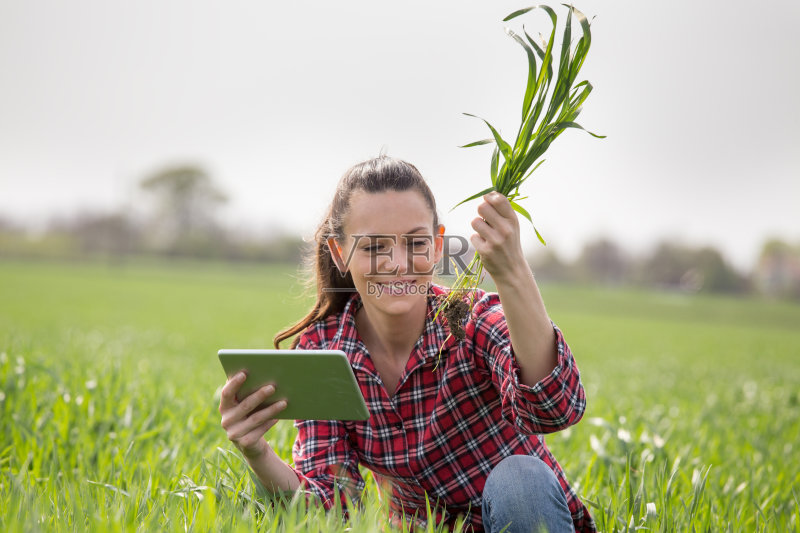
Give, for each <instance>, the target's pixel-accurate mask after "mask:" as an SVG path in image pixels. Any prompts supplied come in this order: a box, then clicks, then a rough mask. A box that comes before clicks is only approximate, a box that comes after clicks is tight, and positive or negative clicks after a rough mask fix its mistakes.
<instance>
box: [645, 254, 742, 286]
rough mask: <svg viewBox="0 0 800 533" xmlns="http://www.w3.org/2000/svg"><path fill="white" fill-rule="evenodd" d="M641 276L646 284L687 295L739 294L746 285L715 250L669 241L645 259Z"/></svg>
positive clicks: (740, 276) (739, 275)
mask: <svg viewBox="0 0 800 533" xmlns="http://www.w3.org/2000/svg"><path fill="white" fill-rule="evenodd" d="M640 277H641V279H642V281H643V282H644V283H645V284H647V285H653V286H657V287H667V288H674V289H679V290H684V291H689V292H697V291H700V290H703V291H710V292H742V291H744V290H746V289H747V286H748V284H747V280H746V278H745V277H744V276H742V275H741V274H739V273H738V272H736V271H735V270H734V269H733V268H731V267H730V265H728V263H727V262H726V261H725V259H724V258H723V257H722V254H721V253H720V252H719V251H717V250H716V249H714V248H711V247H704V248H692V247H689V246H684V245H681V244H677V243H671V242H662V243H661V244H659V245H658V246H657V247H656V249H655V251H654V252H653V253H652V255H650V256H649V257H647V258H645V260H644V261H643V263H642V268H641V274H640Z"/></svg>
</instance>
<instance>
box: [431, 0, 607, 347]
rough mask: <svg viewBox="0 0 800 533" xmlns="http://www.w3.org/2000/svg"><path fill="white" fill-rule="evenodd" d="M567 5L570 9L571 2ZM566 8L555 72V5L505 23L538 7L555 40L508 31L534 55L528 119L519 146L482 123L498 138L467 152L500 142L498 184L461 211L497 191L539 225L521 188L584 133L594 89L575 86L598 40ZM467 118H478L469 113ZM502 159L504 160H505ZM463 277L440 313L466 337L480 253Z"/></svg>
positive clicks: (525, 106) (494, 174) (495, 164)
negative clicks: (549, 155)
mask: <svg viewBox="0 0 800 533" xmlns="http://www.w3.org/2000/svg"><path fill="white" fill-rule="evenodd" d="M564 5H565V6H566V4H564ZM566 7H567V8H568V13H567V19H566V24H565V27H564V35H563V37H562V40H561V51H560V55H559V60H558V68H557V69H556V68H554V65H553V60H554V46H555V42H556V26H557V20H558V17H557V16H556V12H555V11H554V10H553V9H552V8H551V7H549V6H546V5H538V6H533V7H528V8H525V9H520V10H518V11H515V12H513V13H511V14H510V15H508V16H507V17H506V18H504V19H503V21H509V20H511V19H514V18H516V17H518V16H520V15H523V14H525V13H528V12H529V11H532V10H534V9H543V10H544V11H546V12H547V14H548V15H549V16H550V20H551V21H552V23H553V28H552V30H551V32H550V38H549V39H548V40H547V41H545V40H544V39H543V38H541V39H542V40H541V42H540V43H537V42H536V40H534V39H533V38H532V37H531V36H530V35H529V34H528V32H527V31H526V30H525V29H524V27H523V34H524V36H525V37H524V38H523V37H522V36H520V35H518V34H517V33H515V32H514V31H513V30H511V29H510V28H506V33H507V34H508V35H509V36H510V37H511V38H513V39H514V40H515V41H516V42H518V43H519V44H520V46H522V48H523V49H524V50H525V53H526V54H527V56H528V82H527V86H526V88H525V96H524V98H523V101H522V120H521V123H520V126H519V130H518V131H517V138H516V140H515V141H514V143H513V144H510V143H508V142H507V141H506V140H505V139H503V137H502V136H501V135H500V133H499V132H498V131H497V129H496V128H495V127H494V126H492V125H491V124H490V123H489V122H488V121H487V120H485V119H481V120H483V122H485V123H486V125H487V126H488V127H489V130H491V133H492V137H491V138H488V139H482V140H480V141H475V142H472V143H469V144H467V145H464V146H463V148H470V147H473V146H481V145H485V144H492V143H494V145H495V146H494V150H493V152H492V158H491V165H490V175H491V178H492V186H491V187H488V188H486V189H484V190H482V191H480V192H477V193H475V194H473V195H471V196H469V197H468V198H466V199H464V200H462V201H461V202H459V203H458V204H456V206H455V207H458V206H459V205H461V204H463V203H465V202H469V201H470V200H474V199H476V198H479V197H481V196H483V195H484V194H487V193H489V192H492V191H497V192H500V193H501V194H503V195H505V196H506V197H507V198H508V199H509V201H510V203H511V207H512V208H514V210H515V211H516V212H518V213H520V214H521V215H522V216H524V217H525V218H527V219H528V220H529V221H530V222H531V225H533V219H532V218H531V215H530V213H528V211H527V210H526V209H525V208H523V207H522V206H521V205H519V200H523V199H525V198H526V197H522V196H521V193H520V186H521V185H522V184H523V183H524V182H525V181H526V180H527V179H528V178H529V177H530V176H531V174H532V173H533V172H534V171H535V170H536V169H537V168H538V167H539V165H541V164H542V163H543V162H544V159H541V157H542V155H543V154H544V153H545V152H546V151H547V149H548V148H549V147H550V144H551V143H552V142H553V141H554V140H555V139H556V138H557V137H558V136H559V135H561V134H562V133H563V132H564V131H565V130H567V129H570V128H577V129H584V128H583V127H582V126H581V125H580V124H578V123H576V122H575V119H576V118H577V117H578V115H579V114H580V112H581V107H582V105H583V103H584V102H585V101H586V98H587V97H588V96H589V94H590V93H591V92H592V85H591V83H589V82H588V81H586V80H584V81H581V82H579V83H577V84H576V83H575V80H576V78H577V76H578V73H579V72H580V69H581V67H582V66H583V62H584V61H585V59H586V56H587V54H588V53H589V47H590V45H591V42H592V37H591V31H590V29H589V21H588V20H587V18H586V16H585V15H584V14H583V13H581V12H580V11H578V10H577V9H575V7H573V6H566ZM573 17H575V18H576V19H577V21H578V23H579V24H580V28H581V33H582V35H581V38H580V39H579V40H578V43H577V44H576V45H575V47H574V48H573V47H572V18H573ZM540 37H541V36H540ZM537 57H538V58H539V60H540V61H541V65H538V64H537ZM465 114H466V115H467V116H471V117H475V115H471V114H469V113H465ZM475 118H480V117H475ZM584 131H586V130H584ZM588 133H589V134H590V135H592V136H594V137H598V138H603V136H601V135H596V134H594V133H591V132H588ZM501 156H502V162H501V161H500V157H501ZM455 207H454V209H455ZM534 231H535V232H536V236H537V237H538V238H539V241H541V243H542V244H546V243H545V240H544V238H542V236H541V234H540V233H539V231H538V230H537V229H536V227H535V226H534ZM457 274H458V276H457V278H456V281H455V283H454V284H453V286H452V288H451V290H450V294H449V295H448V297H447V298H446V299H445V300H443V302H442V303H440V305H439V307H438V308H437V310H436V315H437V316H438V314H439V312H444V313H445V317H446V318H447V320H448V323H449V324H450V326H451V334H453V335H455V336H456V337H460V336H463V332H461V330H460V327H459V324H460V321H461V320H462V319H463V317H464V316H465V314H466V312H468V310H469V306H468V305H465V303H464V302H463V299H462V295H463V293H464V292H465V291H467V292H469V293H470V294H472V293H473V290H474V289H475V288H476V287H477V286H478V283H480V281H481V279H482V278H483V263H482V261H481V258H480V256H479V255H478V253H477V252H476V253H475V256H474V257H473V258H472V261H471V262H470V264H469V266H468V267H467V268H466V269H465V270H464V271H462V272H458V273H457Z"/></svg>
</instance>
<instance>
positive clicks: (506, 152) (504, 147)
mask: <svg viewBox="0 0 800 533" xmlns="http://www.w3.org/2000/svg"><path fill="white" fill-rule="evenodd" d="M464 114H465V115H467V116H468V117H474V118H477V119H480V120H483V121H484V122H485V123H486V125H487V126H489V129H490V130H492V135H494V140H495V142H496V143H497V146H498V147H500V152H501V153H502V154H503V157H504V158H505V159H506V161H507V160H509V159H511V146H509V145H508V143H507V142H506V141H504V140H503V138H502V137H501V136H500V134H499V133H497V130H496V129H494V126H492V125H491V124H489V121H487V120H486V119H483V118H481V117H479V116H477V115H472V114H470V113H464Z"/></svg>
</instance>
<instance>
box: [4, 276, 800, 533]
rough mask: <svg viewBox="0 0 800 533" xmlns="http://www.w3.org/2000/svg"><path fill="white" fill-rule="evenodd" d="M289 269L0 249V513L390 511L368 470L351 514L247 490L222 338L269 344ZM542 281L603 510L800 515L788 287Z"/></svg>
mask: <svg viewBox="0 0 800 533" xmlns="http://www.w3.org/2000/svg"><path fill="white" fill-rule="evenodd" d="M294 276H295V273H294V271H293V270H291V269H287V268H279V267H264V266H259V267H255V266H240V267H236V266H229V265H224V266H223V265H206V264H192V263H183V264H170V265H163V264H144V263H136V264H129V265H123V266H108V265H102V264H80V263H74V264H45V263H23V262H0V387H1V388H0V425H2V437H1V439H2V440H0V531H40V530H46V531H51V530H54V531H74V530H86V529H89V530H96V529H101V530H110V531H114V530H126V531H128V530H142V531H160V530H175V531H177V530H181V531H189V530H192V531H219V530H242V531H251V530H256V529H258V530H260V531H341V530H343V529H344V528H345V527H349V528H351V529H350V530H351V531H354V532H359V531H363V532H367V531H376V530H379V529H385V530H390V528H388V527H386V528H384V527H383V524H384V520H385V513H386V510H385V506H384V504H383V502H381V501H380V499H379V497H378V495H377V492H376V491H375V487H374V484H371V483H368V489H367V495H366V504H365V506H364V507H363V508H362V509H359V510H358V511H356V512H354V513H352V517H351V521H350V523H349V524H347V525H346V526H345V525H344V524H343V523H342V520H341V517H340V516H339V515H337V513H328V514H326V513H323V512H321V511H318V510H316V509H313V508H312V509H308V510H306V509H305V507H304V504H303V502H302V500H299V499H298V500H295V501H288V502H277V503H270V502H267V501H265V500H263V499H261V498H259V497H258V495H257V493H256V491H255V488H254V486H253V483H252V482H251V480H250V478H249V476H248V474H247V469H246V467H245V466H244V465H243V464H242V461H241V460H240V459H239V456H238V455H237V454H236V452H235V451H234V448H233V447H232V446H231V445H230V444H229V443H228V441H227V439H226V438H225V434H224V432H223V431H222V429H221V427H220V426H219V415H218V412H217V403H218V402H217V400H216V399H215V393H216V391H217V390H218V387H219V386H220V385H221V384H222V383H223V382H224V374H223V372H222V369H221V367H220V366H219V362H218V361H217V359H216V351H217V349H218V348H220V347H234V346H239V347H269V346H271V344H272V342H271V339H272V336H273V334H274V333H275V331H276V330H277V329H279V328H281V327H282V326H285V325H286V324H288V323H290V322H291V321H293V320H294V319H297V318H299V317H300V316H301V315H302V314H303V313H304V311H305V310H306V308H307V306H308V299H307V298H305V297H304V296H303V295H302V288H301V286H300V284H299V283H298V282H297V281H296V279H295V277H294ZM542 290H543V293H544V295H545V301H546V303H547V304H548V309H549V311H550V314H551V316H552V318H553V319H554V320H555V321H556V322H557V323H558V324H559V326H561V328H562V329H563V330H564V332H565V335H566V338H567V341H568V342H569V343H570V345H571V347H572V349H573V351H574V353H575V355H576V358H577V361H578V365H579V367H580V369H581V372H582V377H583V381H584V385H585V387H586V390H587V396H588V408H587V412H586V415H585V417H584V419H583V420H582V421H581V422H580V423H579V424H578V425H577V426H575V427H573V428H571V429H569V430H567V431H565V432H562V433H559V434H556V435H553V436H551V437H548V444H549V446H550V447H551V449H552V450H553V452H554V454H555V455H556V457H557V458H558V459H559V461H560V462H561V464H562V466H563V467H564V469H565V471H566V473H567V476H568V478H569V479H570V480H571V481H572V483H573V484H574V486H575V488H576V490H577V492H578V493H579V494H580V495H581V496H582V498H583V499H584V501H586V502H587V503H588V505H589V508H590V510H591V511H592V513H593V515H594V516H595V519H596V521H597V523H598V526H599V527H600V529H601V530H604V531H632V530H635V529H637V528H642V527H643V528H646V530H650V531H800V392H799V391H800V306H797V305H791V304H781V303H777V302H768V301H759V300H749V299H730V298H720V297H705V296H704V297H700V296H686V295H677V294H668V293H653V292H637V291H632V290H610V289H593V288H576V287H560V286H544V287H543V288H542ZM268 437H269V440H270V442H271V443H272V445H273V447H274V448H275V449H276V450H277V451H278V453H279V454H280V455H281V456H283V457H284V458H286V459H289V456H290V450H291V442H292V439H293V428H292V426H291V424H290V423H284V422H282V423H281V424H280V425H279V426H277V427H276V428H274V430H273V431H272V432H271V433H270V434H269V435H268ZM429 530H430V531H433V530H434V528H433V527H431V528H429Z"/></svg>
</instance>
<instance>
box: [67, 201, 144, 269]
mask: <svg viewBox="0 0 800 533" xmlns="http://www.w3.org/2000/svg"><path fill="white" fill-rule="evenodd" d="M51 231H55V232H61V233H65V234H68V235H70V236H71V237H72V238H73V239H74V240H75V242H76V244H77V247H78V251H79V252H81V253H83V254H108V255H109V256H111V257H113V258H116V259H121V258H123V257H124V256H126V255H128V254H130V253H132V252H134V251H136V250H135V249H136V247H137V245H138V239H139V230H138V228H137V227H136V225H135V224H134V223H133V221H132V220H131V219H129V218H128V217H127V216H126V215H125V214H124V213H121V212H111V213H92V212H83V213H79V214H78V215H76V216H75V217H73V218H71V219H69V220H62V221H58V222H52V223H51Z"/></svg>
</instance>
